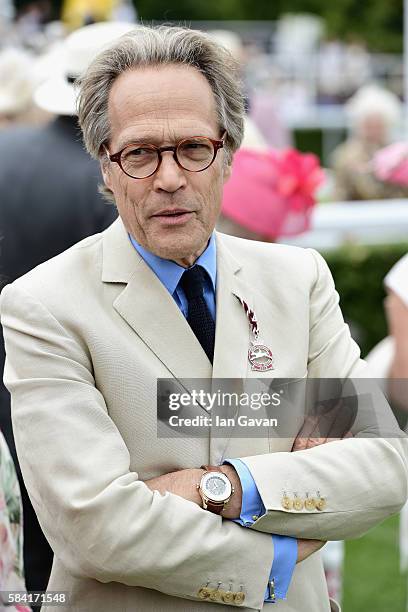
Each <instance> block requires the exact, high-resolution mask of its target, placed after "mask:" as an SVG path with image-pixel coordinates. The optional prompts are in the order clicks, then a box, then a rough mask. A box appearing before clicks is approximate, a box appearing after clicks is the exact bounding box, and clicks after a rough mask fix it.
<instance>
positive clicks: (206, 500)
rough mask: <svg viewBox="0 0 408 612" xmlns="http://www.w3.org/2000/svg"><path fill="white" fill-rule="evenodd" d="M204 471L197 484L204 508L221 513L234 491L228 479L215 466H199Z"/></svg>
mask: <svg viewBox="0 0 408 612" xmlns="http://www.w3.org/2000/svg"><path fill="white" fill-rule="evenodd" d="M201 467H202V468H203V469H204V470H205V472H204V474H203V475H202V476H201V480H200V483H199V484H197V489H198V492H199V494H200V496H201V499H202V500H203V508H204V510H209V511H210V512H213V513H214V514H221V512H222V511H223V510H224V508H225V506H226V505H227V504H228V502H229V500H230V499H231V497H232V495H233V493H234V487H233V486H232V484H231V481H230V479H229V478H228V476H226V474H224V472H221V470H220V469H219V468H217V467H212V466H210V465H202V466H201Z"/></svg>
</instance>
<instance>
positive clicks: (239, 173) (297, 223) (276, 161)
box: [222, 149, 324, 239]
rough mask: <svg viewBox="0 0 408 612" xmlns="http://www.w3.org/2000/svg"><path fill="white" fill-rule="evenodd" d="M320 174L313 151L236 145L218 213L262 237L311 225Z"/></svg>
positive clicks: (321, 176)
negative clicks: (278, 149)
mask: <svg viewBox="0 0 408 612" xmlns="http://www.w3.org/2000/svg"><path fill="white" fill-rule="evenodd" d="M323 178H324V174H323V171H322V169H321V168H320V165H319V161H318V158H317V157H316V156H315V155H313V154H312V153H300V152H299V151H296V150H295V149H285V150H283V151H275V150H270V151H255V150H252V149H240V150H238V151H237V152H236V153H235V155H234V159H233V164H232V173H231V178H230V179H229V180H228V181H227V183H226V184H225V187H224V197H223V203H222V213H223V214H224V216H225V217H228V218H230V219H232V220H233V221H235V223H238V224H239V225H241V226H243V227H245V228H246V229H248V230H250V231H252V232H255V233H257V234H259V235H260V236H262V237H264V238H266V239H276V238H278V237H279V236H291V235H292V236H293V235H295V234H299V233H301V232H304V231H305V230H306V229H308V228H309V225H310V213H311V211H312V209H313V206H314V204H315V203H316V201H315V197H314V196H315V192H316V189H317V187H318V186H319V185H320V184H321V182H322V181H323Z"/></svg>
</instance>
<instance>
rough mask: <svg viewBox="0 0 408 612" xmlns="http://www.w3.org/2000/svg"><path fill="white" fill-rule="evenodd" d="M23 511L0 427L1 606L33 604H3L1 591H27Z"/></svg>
mask: <svg viewBox="0 0 408 612" xmlns="http://www.w3.org/2000/svg"><path fill="white" fill-rule="evenodd" d="M22 521H23V514H22V506H21V495H20V488H19V486H18V480H17V475H16V470H15V468H14V463H13V459H12V457H11V455H10V452H9V449H8V447H7V444H6V440H5V439H4V437H3V434H2V433H1V430H0V610H10V611H11V612H29V610H30V608H29V607H26V606H23V605H17V606H7V608H6V607H5V606H4V607H3V605H2V591H25V584H24V564H23V528H22Z"/></svg>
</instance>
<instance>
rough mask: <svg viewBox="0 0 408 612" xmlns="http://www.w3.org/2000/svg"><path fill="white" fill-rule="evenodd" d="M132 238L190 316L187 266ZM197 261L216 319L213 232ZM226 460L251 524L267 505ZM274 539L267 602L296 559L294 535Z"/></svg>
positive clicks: (285, 582) (241, 467) (284, 586)
mask: <svg viewBox="0 0 408 612" xmlns="http://www.w3.org/2000/svg"><path fill="white" fill-rule="evenodd" d="M129 239H130V241H131V243H132V245H133V246H134V248H135V249H136V251H137V252H138V253H139V255H140V256H141V257H142V258H143V259H144V261H145V262H146V263H147V265H148V266H149V267H150V268H151V270H152V271H153V272H154V273H155V274H156V276H157V277H158V278H159V280H160V281H161V282H162V283H163V285H164V286H165V287H166V289H167V291H168V292H169V293H170V295H172V296H173V298H174V300H175V302H176V304H177V306H178V307H179V308H180V310H181V312H182V313H183V315H184V316H185V317H186V318H187V314H188V304H187V299H186V296H185V293H184V291H183V289H182V287H181V286H180V279H181V277H182V275H183V273H184V271H185V268H183V267H182V266H179V265H178V264H177V263H175V262H174V261H170V260H168V259H162V258H161V257H158V256H157V255H154V254H153V253H151V252H150V251H147V250H146V249H145V248H143V247H142V246H141V245H140V244H139V243H138V242H136V240H135V239H134V238H133V236H131V235H130V234H129ZM197 264H199V265H200V266H202V267H203V268H204V269H205V270H206V272H207V274H208V278H207V279H206V282H205V286H204V299H205V301H206V304H207V306H208V308H209V310H210V313H211V316H212V317H213V319H214V321H215V295H216V292H215V289H216V282H217V251H216V242H215V234H214V233H213V234H212V235H211V238H210V240H209V243H208V245H207V248H206V249H205V251H204V252H203V253H202V254H201V255H200V257H199V258H198V259H197V260H196V262H195V264H194V265H197ZM224 463H229V464H231V465H232V466H233V467H234V468H235V470H236V472H237V474H238V477H239V479H240V481H241V486H242V506H241V515H240V518H239V519H236V521H235V522H237V523H239V524H240V525H242V526H243V527H250V526H251V525H252V524H253V523H254V522H255V521H256V520H257V519H258V518H259V517H260V516H262V515H263V514H265V507H264V505H263V503H262V499H261V496H260V495H259V491H258V488H257V486H256V484H255V481H254V479H253V478H252V475H251V472H250V471H249V469H248V467H247V466H246V465H245V463H244V462H243V461H241V460H240V459H226V460H225V462H224ZM272 541H273V549H274V557H273V563H272V568H271V572H270V576H269V583H268V586H267V588H266V592H265V602H270V603H274V602H275V601H276V600H277V599H285V598H286V593H287V590H288V588H289V584H290V581H291V578H292V574H293V570H294V568H295V564H296V559H297V540H296V539H295V538H290V537H286V536H280V535H275V534H273V535H272Z"/></svg>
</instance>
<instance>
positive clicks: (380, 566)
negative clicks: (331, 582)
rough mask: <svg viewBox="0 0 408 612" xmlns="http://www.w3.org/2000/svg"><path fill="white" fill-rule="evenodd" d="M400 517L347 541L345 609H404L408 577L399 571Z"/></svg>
mask: <svg viewBox="0 0 408 612" xmlns="http://www.w3.org/2000/svg"><path fill="white" fill-rule="evenodd" d="M398 533H399V517H398V516H393V517H391V518H389V519H387V520H386V521H385V522H384V523H382V524H381V525H379V526H378V527H375V528H374V529H372V530H371V531H370V532H369V533H368V534H366V535H365V536H364V537H363V538H360V539H359V540H353V541H349V542H347V543H346V559H345V573H344V583H343V585H344V593H343V604H342V609H343V612H405V610H406V608H405V600H406V583H407V578H406V576H404V575H401V574H400V572H399V552H398Z"/></svg>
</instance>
